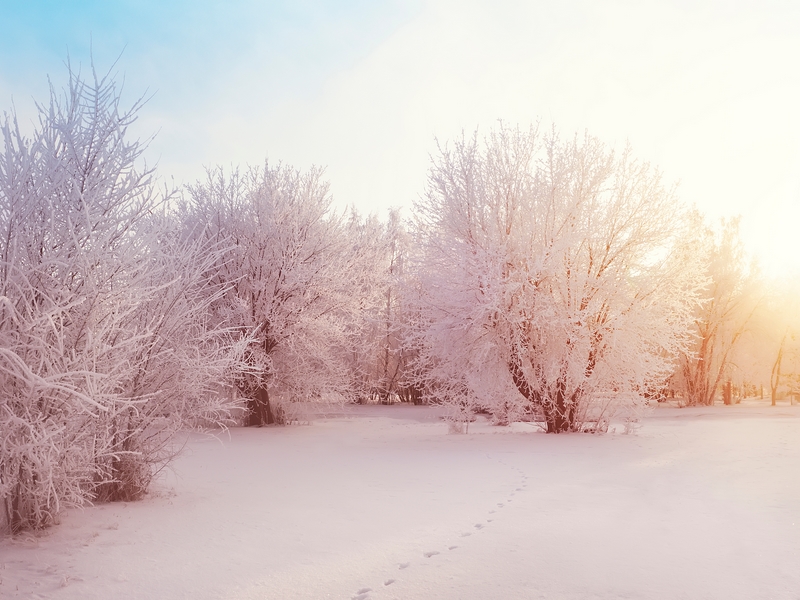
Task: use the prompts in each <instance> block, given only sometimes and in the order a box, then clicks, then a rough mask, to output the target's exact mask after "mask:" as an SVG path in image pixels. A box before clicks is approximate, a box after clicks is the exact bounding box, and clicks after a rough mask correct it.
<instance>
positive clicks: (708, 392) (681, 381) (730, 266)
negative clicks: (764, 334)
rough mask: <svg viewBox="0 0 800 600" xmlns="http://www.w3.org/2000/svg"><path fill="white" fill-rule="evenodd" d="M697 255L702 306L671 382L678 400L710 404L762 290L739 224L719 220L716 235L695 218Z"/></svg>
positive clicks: (731, 364) (727, 373)
mask: <svg viewBox="0 0 800 600" xmlns="http://www.w3.org/2000/svg"><path fill="white" fill-rule="evenodd" d="M695 220H696V223H697V224H696V226H695V236H696V240H695V247H696V252H697V254H698V256H699V257H701V260H702V261H703V262H704V264H705V272H706V277H707V284H706V286H705V289H704V290H703V296H704V302H703V303H702V304H700V305H698V306H697V308H696V309H695V315H694V326H693V327H692V333H693V335H694V338H695V340H694V343H693V344H692V346H690V348H689V349H688V351H687V352H686V353H684V354H683V355H682V356H681V360H680V363H679V368H678V371H677V374H676V376H675V377H674V378H673V382H674V386H675V387H676V388H677V390H678V391H679V393H680V396H681V399H682V402H683V403H685V404H688V405H710V404H713V403H714V399H715V398H716V396H717V394H718V393H719V391H720V389H721V387H722V384H723V382H724V381H725V380H726V379H730V378H731V376H732V375H733V373H732V372H733V370H734V368H735V365H736V361H735V357H736V350H737V348H738V347H739V344H740V342H741V340H742V336H743V335H744V334H745V333H746V332H747V330H748V327H749V325H750V324H751V321H752V318H753V316H754V314H755V311H756V309H757V307H758V306H759V303H760V301H761V300H760V297H761V292H760V289H761V286H760V285H759V281H758V273H757V271H756V269H755V267H754V266H752V265H749V264H748V263H747V260H746V255H745V252H744V247H743V245H742V242H741V238H740V236H739V220H738V219H729V220H724V221H722V223H721V225H720V227H719V229H717V230H716V231H715V230H713V229H711V228H709V227H707V226H705V225H704V224H702V219H701V218H700V217H699V216H697V215H696V216H695Z"/></svg>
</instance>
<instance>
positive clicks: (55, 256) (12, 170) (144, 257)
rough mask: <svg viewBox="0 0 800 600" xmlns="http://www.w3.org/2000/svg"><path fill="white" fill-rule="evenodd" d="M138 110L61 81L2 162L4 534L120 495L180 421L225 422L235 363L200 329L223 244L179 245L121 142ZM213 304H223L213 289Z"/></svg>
mask: <svg viewBox="0 0 800 600" xmlns="http://www.w3.org/2000/svg"><path fill="white" fill-rule="evenodd" d="M140 106H141V101H140V102H137V103H136V104H135V105H134V106H133V108H131V109H130V110H128V111H123V110H121V109H120V100H119V90H118V88H117V87H116V84H115V82H114V79H113V78H112V77H109V76H106V77H98V76H97V74H96V73H94V72H92V78H91V79H90V80H88V81H87V80H85V79H83V78H82V77H81V76H80V74H79V73H76V72H74V71H72V70H70V73H69V86H68V89H67V90H66V92H65V93H64V94H63V95H60V94H59V93H57V92H56V91H55V90H52V89H51V96H50V102H49V105H47V106H39V113H40V118H39V123H38V126H37V127H36V129H35V131H34V132H33V134H32V135H31V136H30V137H26V136H24V135H23V134H22V133H21V131H20V128H19V125H18V123H17V119H16V117H15V116H14V115H13V114H12V115H11V116H6V119H5V121H4V122H3V124H2V129H1V131H2V141H3V147H2V151H1V152H0V509H2V510H0V513H1V514H2V517H0V526H2V525H3V523H5V526H6V527H9V528H11V529H12V530H19V529H23V528H38V527H42V526H45V525H47V524H49V523H51V522H52V521H53V520H54V519H55V518H56V517H57V515H58V513H59V511H60V510H61V509H62V508H63V507H64V506H69V505H79V504H82V503H84V502H86V501H89V500H92V499H95V498H107V499H128V498H135V497H138V496H140V495H141V494H142V493H144V491H145V490H146V488H147V486H148V484H149V482H150V479H151V477H152V476H153V474H154V472H155V471H156V470H157V469H158V468H160V467H161V466H162V465H163V464H164V463H165V462H166V461H168V460H169V459H170V457H171V456H172V450H171V449H170V446H169V440H170V435H171V434H172V433H173V432H174V431H176V430H177V429H178V428H180V427H182V426H183V425H184V424H186V420H187V419H189V418H191V419H196V418H197V417H202V418H206V419H210V420H211V421H214V422H220V420H221V419H224V418H226V415H227V411H226V405H227V403H228V402H229V400H228V399H227V397H226V396H225V395H221V394H217V393H215V390H216V389H217V387H218V386H219V384H220V382H224V381H225V380H226V378H230V373H231V372H235V371H236V370H237V369H238V368H239V367H238V366H237V365H238V363H239V360H240V358H239V355H240V354H241V351H240V350H239V354H237V347H236V345H235V343H234V340H233V337H232V335H231V332H228V331H225V330H224V329H221V328H216V329H213V328H212V329H209V328H207V327H206V326H205V323H204V321H203V317H202V315H203V314H204V312H205V308H206V305H207V304H208V301H209V291H208V290H209V288H208V285H209V283H212V286H216V284H214V283H213V282H208V281H207V280H206V279H205V272H206V271H207V268H208V263H209V262H210V261H212V260H213V257H214V256H215V255H216V254H217V253H218V252H219V250H218V249H217V248H214V247H210V246H203V245H200V244H197V243H186V242H182V241H181V238H180V235H179V232H177V231H176V230H175V227H174V225H173V224H172V223H171V222H170V219H169V218H168V216H167V215H166V212H165V209H164V200H165V197H164V196H163V195H161V194H159V193H157V192H156V190H155V188H154V182H153V171H152V170H148V169H147V168H146V167H145V169H144V170H143V171H139V170H137V168H136V166H135V163H136V162H137V161H138V160H139V158H140V156H141V153H142V150H143V146H142V145H141V144H140V143H138V142H128V141H127V140H126V131H127V128H128V126H129V125H130V124H131V123H132V122H133V120H134V118H135V114H136V111H137V110H138V109H139V107H140ZM211 289H213V290H216V291H212V292H211V297H213V296H214V294H217V295H218V294H221V293H222V292H223V291H224V289H223V288H222V287H221V286H216V287H212V288H211Z"/></svg>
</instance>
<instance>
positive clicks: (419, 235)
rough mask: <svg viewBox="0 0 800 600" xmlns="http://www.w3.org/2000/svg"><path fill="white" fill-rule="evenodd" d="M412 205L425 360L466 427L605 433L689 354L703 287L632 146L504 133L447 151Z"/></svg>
mask: <svg viewBox="0 0 800 600" xmlns="http://www.w3.org/2000/svg"><path fill="white" fill-rule="evenodd" d="M416 209H417V220H416V230H415V232H416V239H417V242H418V243H419V244H420V245H421V253H422V256H421V259H420V260H419V261H418V263H417V265H416V273H415V275H416V279H417V285H418V287H419V290H418V298H419V300H418V307H419V310H418V312H417V315H418V317H417V318H418V335H419V337H418V342H419V347H420V348H421V352H420V356H419V360H418V362H417V365H419V366H421V367H422V368H423V369H424V372H423V373H421V377H423V378H424V379H425V380H426V381H427V385H428V389H429V390H430V393H431V395H432V396H433V397H435V398H437V399H438V400H440V401H443V402H445V403H448V404H450V405H451V406H453V407H455V408H456V410H457V413H458V414H460V415H462V417H463V418H468V415H469V412H470V411H471V410H473V409H474V408H475V407H478V406H479V407H482V408H485V409H488V410H490V411H491V412H492V413H493V415H494V417H495V419H496V420H497V421H498V422H508V421H509V420H513V419H515V418H517V417H518V416H519V415H521V414H522V413H525V412H528V413H530V412H533V413H536V414H538V415H539V416H540V418H541V419H542V420H543V421H544V422H545V424H546V425H545V427H546V429H547V431H548V432H564V431H578V430H589V429H591V430H602V429H604V428H605V427H606V426H607V423H608V419H609V418H610V417H611V415H612V413H613V412H614V411H616V410H618V409H621V408H624V409H630V408H632V407H636V406H638V405H640V404H642V403H643V396H644V395H645V394H646V392H647V391H648V389H649V388H650V387H651V386H653V385H654V384H655V383H656V382H659V381H661V380H662V379H664V378H666V377H668V376H669V374H670V372H671V370H672V368H673V367H674V363H673V357H676V356H677V355H679V354H680V353H681V352H683V351H684V350H685V349H686V348H687V344H688V342H689V339H688V335H687V333H688V330H689V325H690V323H691V317H692V311H693V308H694V306H695V304H696V302H697V298H698V292H699V288H700V286H701V284H702V276H701V273H700V272H699V268H698V265H697V263H696V261H695V260H694V258H693V255H692V252H691V249H690V248H689V247H688V246H687V245H686V244H683V243H681V240H682V239H683V238H682V227H683V223H684V219H683V216H682V213H681V211H680V208H679V205H678V204H677V203H676V201H675V198H674V196H673V194H672V193H671V192H670V190H668V189H666V188H665V187H664V186H663V184H662V183H661V179H660V176H659V174H658V172H656V171H655V170H654V169H652V168H651V167H650V166H649V165H647V164H645V163H641V162H638V161H636V160H635V159H634V158H633V157H632V156H631V153H630V151H629V150H628V149H625V150H624V151H623V152H621V153H615V152H614V151H612V150H609V149H608V148H606V147H605V146H604V145H603V144H602V143H600V142H599V141H598V140H596V139H594V138H592V137H589V136H586V137H584V138H578V137H575V138H574V139H572V140H569V141H563V140H561V139H560V138H559V137H558V135H557V134H556V133H555V132H553V133H550V134H548V135H545V136H542V135H540V134H539V132H538V131H537V129H535V128H533V129H531V130H528V131H520V130H518V129H512V128H509V127H507V126H502V125H501V126H500V127H499V128H498V129H497V130H495V131H493V132H491V133H490V134H489V136H488V137H487V138H486V139H485V140H483V141H482V142H481V141H479V140H478V138H477V135H476V136H475V137H473V138H472V139H463V138H462V139H461V140H459V141H457V142H456V143H455V144H453V146H450V147H448V146H445V147H443V148H440V152H439V154H438V156H437V157H436V158H435V159H434V162H433V166H432V168H431V171H430V175H429V183H428V188H427V193H426V194H425V196H424V198H423V199H422V200H421V201H420V202H419V204H418V205H417V207H416Z"/></svg>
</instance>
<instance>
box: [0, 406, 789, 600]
mask: <svg viewBox="0 0 800 600" xmlns="http://www.w3.org/2000/svg"><path fill="white" fill-rule="evenodd" d="M620 429H621V428H620ZM0 581H1V582H0V597H2V598H53V599H65V600H66V599H79V598H80V599H92V598H96V599H103V600H106V599H112V598H113V599H125V598H137V599H138V598H143V599H147V598H153V599H177V598H186V599H193V600H199V599H224V600H238V599H244V600H250V599H253V600H255V599H281V600H283V599H295V598H296V599H304V598H307V599H319V598H337V599H352V598H358V599H361V600H367V599H370V600H378V599H389V598H399V599H493V598H503V599H508V598H520V599H522V598H525V599H529V598H534V599H535V598H548V599H549V598H553V599H562V598H563V599H590V598H591V599H598V598H603V599H605V598H646V599H650V598H658V599H661V598H663V599H670V600H672V599H678V598H687V599H698V598H721V599H726V600H734V599H739V598H741V599H747V600H750V599H753V598H779V599H782V598H786V599H793V600H797V599H798V598H800V406H789V405H783V406H778V407H776V408H771V407H768V406H764V405H763V404H759V405H757V404H752V403H751V404H749V405H738V406H733V407H728V406H717V407H710V408H699V409H678V408H669V407H659V408H658V409H656V410H654V411H653V412H651V413H650V414H648V415H647V416H646V417H645V418H644V419H643V421H642V426H641V428H640V429H639V430H638V431H637V432H636V433H634V434H632V435H625V434H623V433H621V432H619V433H610V434H608V435H604V436H595V435H589V434H568V435H558V436H554V435H546V434H543V433H540V432H538V431H536V429H535V428H534V427H533V426H532V425H529V424H515V425H514V426H512V427H511V428H508V427H506V428H501V427H493V426H491V425H490V424H488V423H487V422H485V421H483V420H479V421H477V422H476V423H474V424H472V426H471V427H470V432H469V434H467V435H448V434H447V425H446V424H445V423H443V422H441V420H440V419H439V416H438V412H437V409H435V408H429V407H413V406H405V405H401V406H386V407H382V406H365V407H346V408H345V409H343V410H342V411H341V412H340V413H339V414H336V415H329V416H328V417H326V418H319V419H317V420H315V421H314V422H313V423H312V424H311V425H306V426H293V427H286V428H262V429H253V428H247V429H245V428H241V429H233V430H231V431H230V432H229V433H225V434H221V435H220V436H219V437H218V438H214V437H209V436H202V435H198V434H191V435H189V436H188V439H187V445H186V449H185V451H184V453H183V454H182V455H181V456H180V457H179V458H178V459H177V460H176V461H175V463H174V465H173V469H172V470H170V471H168V472H165V473H164V474H163V475H162V477H161V478H160V479H159V481H158V482H157V484H156V485H155V486H154V489H153V492H152V493H151V494H150V496H149V497H148V498H147V499H145V500H144V501H142V502H136V503H129V504H106V505H100V506H96V507H92V508H88V509H84V510H72V511H67V512H66V513H65V515H64V516H63V518H62V521H61V524H60V525H59V526H57V527H54V528H52V529H50V530H47V531H45V532H43V533H40V534H37V535H32V534H24V535H22V536H18V537H16V538H5V539H2V540H0Z"/></svg>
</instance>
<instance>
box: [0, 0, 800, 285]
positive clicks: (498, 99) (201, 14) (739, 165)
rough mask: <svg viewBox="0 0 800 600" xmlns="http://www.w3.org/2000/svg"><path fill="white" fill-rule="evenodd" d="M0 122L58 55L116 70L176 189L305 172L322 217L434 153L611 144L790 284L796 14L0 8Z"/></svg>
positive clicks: (433, 5)
mask: <svg viewBox="0 0 800 600" xmlns="http://www.w3.org/2000/svg"><path fill="white" fill-rule="evenodd" d="M0 21H2V23H3V36H0V109H3V110H7V109H8V108H9V107H10V106H11V103H12V100H13V102H14V106H15V107H16V109H17V111H18V113H19V114H20V116H21V117H22V118H23V119H25V118H28V117H30V116H32V115H33V104H32V100H31V98H36V99H39V100H45V99H46V96H47V85H48V80H47V77H48V75H49V76H50V77H51V78H52V80H53V82H54V83H55V85H56V86H60V85H62V84H63V82H64V81H65V80H66V75H65V73H66V70H65V67H64V61H65V59H66V57H67V52H69V55H70V57H71V60H72V62H73V64H82V65H84V68H85V66H86V65H87V64H88V62H89V56H90V48H92V53H93V55H94V60H95V63H96V65H97V66H98V68H99V69H100V70H101V71H102V70H105V69H108V68H109V67H110V66H111V65H112V63H113V62H114V61H115V60H116V59H117V58H118V57H119V56H120V55H121V57H120V59H119V62H118V63H117V66H116V71H117V72H118V73H119V76H120V77H124V79H125V97H126V98H128V99H129V100H130V101H131V102H132V101H133V100H134V99H135V98H136V97H138V96H140V95H142V94H144V93H148V94H152V98H151V99H150V101H149V102H148V103H147V105H146V106H145V107H144V108H143V109H142V111H141V113H140V119H139V121H138V122H137V124H136V127H135V128H134V133H135V135H139V136H141V137H143V138H144V137H148V136H150V135H151V134H152V133H154V132H156V131H157V132H158V134H157V136H156V138H155V140H153V142H152V143H151V146H150V150H149V153H148V158H149V160H151V161H155V160H157V161H158V163H159V167H160V172H161V174H162V176H164V177H165V178H167V177H174V178H175V181H176V182H177V183H181V182H191V181H194V180H195V179H197V178H200V177H202V176H203V168H204V166H210V165H217V164H221V165H225V166H230V165H238V164H254V163H260V162H262V161H263V160H264V159H265V158H266V157H269V159H270V160H271V161H278V160H282V161H284V162H288V163H290V164H293V165H296V166H298V167H300V168H305V167H307V166H309V165H311V164H319V165H323V166H326V167H327V175H328V177H329V179H330V181H331V186H332V190H333V194H334V196H335V198H336V201H337V202H338V203H339V204H340V205H344V204H350V203H353V204H356V205H357V206H358V207H359V208H360V209H361V210H363V211H365V212H368V211H377V212H379V213H381V212H384V211H385V210H386V208H387V207H389V206H406V207H407V206H410V205H411V203H412V202H413V201H414V199H415V198H417V197H418V196H419V194H421V193H422V192H423V190H424V185H425V176H426V170H427V168H428V164H429V155H430V153H432V152H433V151H434V150H435V138H436V137H438V138H439V139H442V140H447V139H450V138H452V137H453V136H455V135H458V134H459V133H460V132H461V130H462V129H463V130H466V131H468V132H471V131H473V130H474V129H475V128H476V127H478V128H482V129H484V130H486V129H487V128H488V127H491V126H492V124H493V123H495V122H496V120H497V119H503V120H505V121H507V122H511V123H521V124H523V125H526V124H528V123H530V122H531V121H535V120H537V119H541V120H542V121H544V122H551V121H552V122H554V123H555V124H556V125H557V126H558V127H559V128H560V129H561V130H562V131H563V132H565V133H570V132H573V131H583V130H584V129H587V130H588V131H589V132H590V133H592V134H594V135H597V136H598V137H600V138H602V139H604V140H605V141H607V142H608V143H610V144H622V143H624V142H625V141H626V140H629V141H630V142H631V144H632V145H633V147H634V151H635V152H636V154H637V155H639V156H641V157H643V158H645V159H647V160H650V161H652V162H654V163H656V164H658V165H659V166H660V167H661V168H662V170H663V171H664V173H665V175H666V177H667V179H668V180H679V181H680V188H679V189H680V194H681V196H682V197H683V198H685V199H686V200H688V201H690V202H694V203H696V204H697V205H698V206H699V207H700V208H701V209H702V210H703V211H704V212H706V213H708V214H709V215H710V216H712V217H713V218H716V217H719V216H731V215H735V214H741V215H742V217H743V230H744V234H745V239H746V241H747V243H748V245H749V247H750V248H751V250H752V251H754V252H756V253H758V254H760V256H761V259H762V262H763V263H764V264H765V266H767V267H768V268H769V269H770V270H772V271H775V272H777V271H779V270H781V269H785V268H791V269H795V270H797V271H800V252H798V251H797V250H796V248H795V245H796V242H795V240H796V239H797V233H796V230H797V228H798V222H800V111H798V109H797V107H798V106H800V69H798V66H797V65H798V64H800V34H798V32H800V4H798V3H797V2H789V1H783V0H764V1H762V2H735V1H731V0H728V1H722V0H697V1H693V2H689V1H688V0H604V1H602V2H597V1H595V0H563V1H559V2H538V1H529V2H519V1H515V0H492V1H490V0H409V1H403V0H384V1H380V0H376V1H367V0H355V1H351V2H346V1H345V2H342V1H338V2H334V1H329V2H321V1H313V0H303V1H297V2H290V1H285V2H263V1H262V2H257V1H254V0H231V1H229V2H224V3H223V2H216V3H211V2H203V1H200V0H197V1H194V2H191V1H187V0H181V1H172V2H170V1H168V0H162V1H161V2H156V1H152V0H145V1H141V0H139V1H122V2H111V1H106V2H100V1H83V2H71V1H68V0H65V1H61V2H36V1H26V2H22V1H15V2H11V1H8V0H0Z"/></svg>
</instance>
